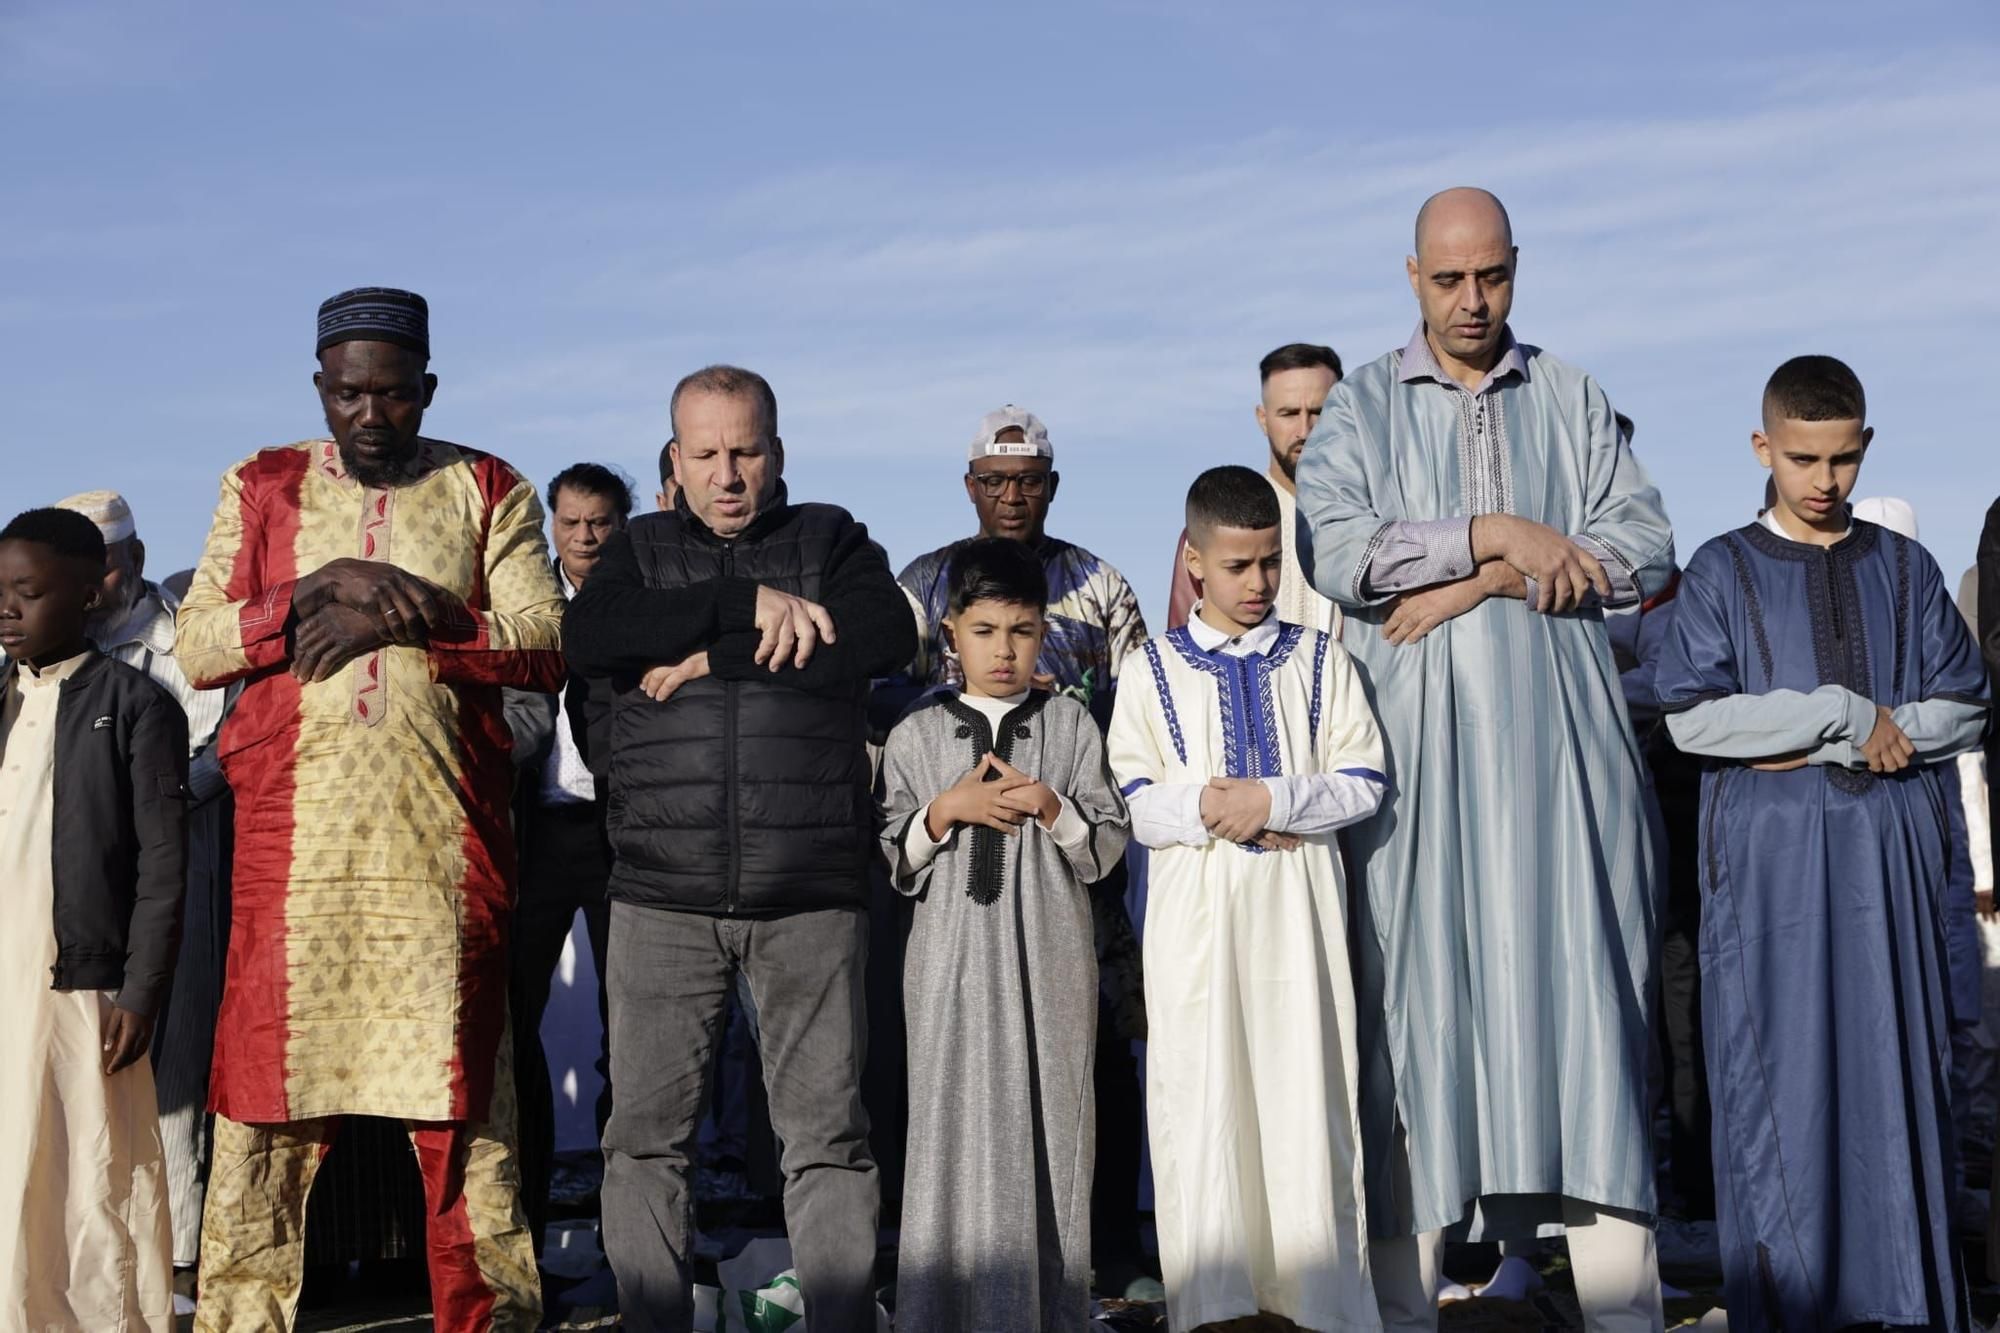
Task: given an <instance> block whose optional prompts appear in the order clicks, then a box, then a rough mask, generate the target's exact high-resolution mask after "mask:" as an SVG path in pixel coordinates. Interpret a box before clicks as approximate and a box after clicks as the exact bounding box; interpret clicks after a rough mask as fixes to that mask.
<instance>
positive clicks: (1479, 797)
mask: <svg viewBox="0 0 2000 1333" xmlns="http://www.w3.org/2000/svg"><path fill="white" fill-rule="evenodd" d="M1416 232H1417V237H1416V239H1417V244H1416V254H1415V255H1414V256H1413V257H1411V258H1410V259H1409V260H1408V261H1407V263H1406V265H1405V268H1406V270H1407V273H1408V276H1409V281H1410V287H1411V290H1412V292H1413V293H1414V294H1415V295H1416V297H1417V302H1418V306H1419V308H1420V309H1421V311H1422V322H1421V324H1420V325H1419V326H1418V329H1417V331H1416V333H1415V335H1414V336H1413V337H1412V338H1411V339H1410V342H1409V345H1408V346H1407V347H1405V348H1403V350H1402V351H1400V352H1392V353H1390V354H1389V355H1387V356H1384V357H1382V358H1380V359H1379V360H1377V361H1374V362H1372V363H1371V364H1369V365H1367V366H1364V367H1362V368H1361V369H1359V370H1357V371H1355V372H1354V373H1353V374H1351V375H1349V376H1348V377H1347V378H1346V379H1345V380H1343V381H1342V382H1341V383H1340V384H1339V386H1338V387H1336V388H1335V389H1334V391H1333V394H1332V396H1331V397H1330V398H1329V399H1328V400H1327V404H1326V411H1325V413H1324V415H1323V416H1322V417H1321V418H1320V424H1319V429H1318V431H1317V432H1316V433H1315V434H1314V436H1313V438H1312V440H1311V441H1310V442H1309V443H1308V444H1307V446H1306V451H1305V456H1304V457H1303V458H1302V459H1301V460H1300V463H1299V474H1298V480H1299V513H1300V515H1301V517H1302V519H1303V520H1304V526H1305V529H1306V531H1307V533H1308V534H1309V535H1310V538H1311V544H1310V547H1309V548H1308V549H1307V550H1306V551H1305V552H1304V553H1303V554H1302V558H1303V559H1304V560H1305V563H1306V567H1307V570H1308V572H1309V573H1310V574H1311V576H1312V577H1313V580H1314V582H1315V584H1316V585H1317V586H1318V587H1319V590H1320V591H1321V592H1323V593H1325V594H1326V595H1328V596H1329V597H1332V598H1333V599H1334V600H1336V601H1338V602H1340V603H1341V604H1342V605H1343V606H1344V607H1345V608H1346V611H1347V615H1348V618H1349V625H1348V631H1347V634H1346V636H1345V638H1344V640H1343V642H1344V643H1345V644H1346V646H1347V647H1348V649H1349V650H1350V651H1351V652H1352V653H1353V654H1354V655H1355V657H1356V658H1357V659H1359V660H1360V662H1361V664H1362V668H1363V671H1364V674H1365V675H1366V676H1367V677H1368V679H1369V683H1370V686H1371V690H1372V693H1373V696H1374V700H1375V705H1376V710H1377V712H1378V713H1379V714H1380V717H1381V721H1382V728H1383V735H1384V739H1385V740H1386V742H1387V748H1388V759H1389V764H1388V771H1389V788H1390V791H1391V793H1392V795H1391V797H1390V799H1389V801H1388V802H1386V803H1385V806H1384V811H1383V813H1381V814H1378V815H1376V816H1375V817H1373V818H1372V819H1368V820H1364V821H1362V822H1361V823H1358V824H1355V825H1354V826H1352V827H1351V828H1350V829H1349V830H1348V834H1349V842H1348V849H1349V853H1350V856H1351V859H1352V863H1353V867H1354V869H1355V871H1356V879H1357V881H1358V883H1357V888H1356V891H1355V893H1354V895H1353V899H1352V901H1353V904H1354V911H1355V913H1356V916H1357V918H1358V921H1357V925H1356V930H1355V938H1356V940H1357V948H1356V954H1357V973H1358V976H1359V989H1360V996H1361V1005H1360V1010H1361V1012H1360V1021H1361V1025H1362V1032H1361V1037H1362V1045H1361V1059H1362V1067H1361V1071H1360V1077H1361V1085H1362V1120H1361V1123H1362V1131H1363V1140H1364V1143H1365V1146H1366V1155H1367V1169H1368V1221H1369V1226H1370V1229H1371V1231H1372V1233H1373V1235H1374V1236H1375V1237H1376V1243H1375V1246H1374V1254H1373V1264H1374V1273H1375V1286H1376V1293H1377V1296H1378V1298H1379V1300H1380V1304H1381V1307H1382V1311H1381V1312H1382V1318H1383V1322H1384V1323H1385V1324H1386V1325H1388V1326H1390V1327H1392V1328H1396V1327H1409V1328H1419V1327H1421V1328H1431V1327H1435V1325H1436V1322H1437V1305H1436V1295H1435V1293H1436V1281H1437V1263H1436V1261H1437V1254H1438V1248H1439V1243H1440V1240H1441V1237H1442V1235H1443V1232H1444V1230H1445V1228H1448V1227H1457V1226H1461V1225H1463V1226H1464V1227H1465V1228H1466V1230H1467V1233H1468V1234H1469V1235H1470V1236H1472V1237H1473V1238H1474V1239H1500V1240H1506V1239H1513V1238H1525V1237H1531V1236H1533V1235H1534V1234H1536V1232H1537V1230H1538V1229H1539V1228H1542V1227H1547V1226H1553V1225H1562V1226H1565V1227H1566V1228H1567V1230H1568V1235H1569V1246H1570V1255H1571V1258H1572V1261H1573V1263H1574V1268H1575V1272H1576V1277H1577V1292H1578V1297H1579V1300H1580V1301H1581V1303H1582V1306H1583V1312H1584V1319H1585V1322H1586V1324H1587V1326H1589V1327H1591V1328H1593V1329H1610V1328H1617V1329H1628V1328H1629V1329H1642V1328H1652V1329H1658V1328H1659V1327H1660V1326H1661V1323H1662V1312H1661V1304H1660V1284H1659V1276H1658V1265H1657V1262H1656V1260H1655V1255H1654V1245H1653V1233H1652V1231H1651V1223H1652V1214H1653V1212H1654V1201H1653V1162H1652V1153H1651V1150H1650V1147H1649V1137H1648V1119H1647V1102H1646V1069H1647V1044H1648V1031H1647V1022H1646V1003H1647V993H1648V992H1647V987H1648V981H1649V966H1650V960H1651V956H1652V951H1653V947H1654V929H1655V927H1654V919H1653V913H1654V901H1653V885H1654V874H1655V862H1654V857H1655V853H1654V849H1653V846H1652V839H1651V835H1650V830H1649V828H1648V824H1647V819H1646V814H1645V808H1644V805H1643V798H1642V794H1641V793H1642V790H1643V785H1644V777H1643V770H1642V767H1641V765H1642V762H1643V761H1642V759H1641V757H1640V754H1639V749H1638V744H1637V742H1636V740H1635V739H1634V737H1633V734H1632V728H1631V724H1630V723H1629V722H1628V721H1627V718H1626V713H1625V705H1624V701H1623V699H1622V697H1621V696H1620V692H1619V680H1618V676H1617V673H1616V671H1615V670H1614V668H1613V665H1612V658H1611V650H1610V646H1609V644H1608V643H1607V641H1606V636H1605V629H1604V621H1603V616H1602V615H1601V614H1600V608H1601V607H1618V606H1628V605H1632V604H1636V603H1638V602H1642V601H1643V600H1645V599H1646V598H1647V597H1650V596H1651V595H1653V594H1654V593H1656V592H1658V591H1659V590H1660V589H1661V587H1663V586H1664V584H1665V582H1666V580H1667V578H1668V576H1669V573H1670V571H1671V570H1672V568H1673V533H1672V529H1671V528H1670V527H1669V526H1668V523H1667V518H1666V515H1665V513H1664V512H1663V511H1662V510H1661V507H1660V498H1659V494H1658V492H1656V491H1655V490H1654V489H1653V487H1652V485H1651V483H1649V482H1648V481H1647V480H1646V476H1645V473H1644V472H1643V471H1642V470H1641V468H1640V467H1639V464H1638V463H1637V461H1635V460H1634V458H1633V456H1632V452H1631V449H1630V448H1629V447H1628V446H1627V444H1626V442H1625V441H1624V440H1623V439H1622V438H1621V437H1620V434H1619V430H1618V425H1617V422H1616V420H1615V418H1614V415H1613V413H1612V410H1611V405H1610V403H1609V402H1608V401H1607V400H1606V398H1605V396H1604V393H1603V391H1602V390H1601V389H1599V388H1598V387H1597V384H1596V382H1595V381H1593V380H1592V379H1591V378H1590V377H1589V376H1588V375H1586V374H1584V373H1583V372H1581V371H1579V370H1576V369H1575V368H1573V367H1571V366H1568V365H1565V364H1564V363H1562V362H1560V361H1557V360H1556V359H1555V358H1554V357H1552V356H1549V355H1548V354H1547V353H1545V352H1543V351H1542V350H1541V349H1539V348H1535V347H1529V346H1526V345H1523V344H1520V343H1517V342H1516V341H1515V340H1514V337H1513V334H1512V333H1511V332H1510V330H1509V328H1508V325H1507V314H1508V309H1509V307H1510V305H1511V304H1512V299H1513V282H1514V272H1515V263H1516V251H1515V248H1514V243H1513V237H1512V231H1511V228H1510V226H1509V224H1508V221H1507V214H1506V211H1505V210H1504V209H1503V208H1501V206H1500V201H1499V200H1497V199H1495V198H1494V197H1493V196H1492V195H1490V194H1488V193H1487V192H1486V191H1484V190H1447V191H1445V192H1444V193H1442V194H1440V195H1437V196H1435V197H1433V198H1432V199H1431V200H1430V201H1429V202H1428V203H1426V204H1425V205H1424V207H1423V210H1422V211H1421V213H1420V214H1419V215H1418V220H1417V228H1416Z"/></svg>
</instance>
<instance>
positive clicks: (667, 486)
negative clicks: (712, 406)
mask: <svg viewBox="0 0 2000 1333" xmlns="http://www.w3.org/2000/svg"><path fill="white" fill-rule="evenodd" d="M680 493H681V484H680V483H679V482H678V481H675V480H674V442H673V441H672V440H668V441H667V442H666V443H665V444H663V445H661V446H660V489H659V490H657V491H655V492H653V504H654V505H655V507H657V508H658V509H659V511H660V512H661V513H662V514H668V513H672V512H673V508H674V497H675V496H676V495H679V494H680Z"/></svg>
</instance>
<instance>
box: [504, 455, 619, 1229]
mask: <svg viewBox="0 0 2000 1333" xmlns="http://www.w3.org/2000/svg"><path fill="white" fill-rule="evenodd" d="M547 500H548V510H549V531H550V533H551V536H552V537H553V544H554V546H555V554H556V559H555V572H556V580H557V582H559V583H560V584H561V585H562V590H563V596H564V597H565V598H572V599H573V598H574V597H575V596H576V594H577V592H578V590H579V589H581V588H582V587H583V585H584V582H585V581H586V580H587V579H588V578H589V577H590V573H591V571H592V570H593V569H595V568H596V567H597V561H598V558H599V557H600V556H602V555H603V553H604V546H605V543H606V542H608V541H609V540H610V539H611V536H612V534H613V533H616V532H622V531H623V530H624V528H625V521H626V518H627V517H628V516H629V515H630V514H631V512H632V489H631V487H629V486H627V485H626V484H625V481H624V479H623V478H622V477H620V476H619V475H618V474H617V473H616V472H613V471H612V470H611V469H610V468H608V467H605V466H604V465H603V464H602V463H572V464H571V465H570V466H568V467H566V468H564V469H563V470H562V471H561V472H558V473H557V474H556V475H555V478H554V479H553V480H552V481H550V482H549V486H548V494H547ZM591 684H592V682H590V681H588V680H586V679H584V678H583V677H581V676H577V675H571V676H570V678H569V680H568V681H567V682H566V685H565V688H564V690H563V692H562V693H560V694H538V693H535V692H533V691H528V690H509V691H507V725H508V727H509V728H510V730H511V731H512V732H513V737H514V763H515V766H516V767H517V768H518V769H519V770H520V773H521V780H520V783H519V787H520V790H519V793H518V795H517V797H516V799H515V802H514V829H515V837H516V841H517V843H518V845H519V847H520V857H521V890H520V894H519V896H518V898H517V899H516V900H515V904H514V924H513V932H512V938H511V941H510V943H511V951H510V955H509V964H508V988H507V999H508V1015H509V1018H510V1020H511V1022H512V1025H513V1033H514V1086H515V1088H516V1089H517V1090H518V1092H519V1097H520V1100H519V1105H520V1127H521V1132H520V1160H521V1203H522V1207H523V1209H524V1210H525V1211H526V1213H527V1215H528V1229H529V1231H530V1233H531V1234H532V1235H533V1237H534V1240H535V1252H536V1253H537V1254H540V1253H541V1246H542V1239H543V1232H544V1231H545V1230H546V1229H547V1226H548V1220H549V1219H548V1214H549V1177H550V1172H551V1170H552V1168H553V1164H554V1158H555V1100H554V1090H553V1088H552V1086H551V1083H550V1079H549V1065H548V1057H547V1054H546V1053H545V1052H544V1051H543V1049H542V1037H541V1033H542V1015H543V1014H544V1013H545V1012H546V1011H547V1009H548V1006H549V987H550V983H551V977H552V975H553V973H554V971H555V967H556V963H557V961H558V960H559V959H560V958H561V957H562V949H563V943H564V942H565V941H566V940H568V939H569V935H570V925H571V922H572V921H574V919H575V918H576V915H577V913H578V912H582V913H583V922H584V933H585V934H586V935H587V936H588V937H589V940H590V952H591V956H592V959H593V962H594V965H595V967H596V970H597V998H598V1010H599V1013H600V1015H602V1014H603V1013H604V1012H605V1007H606V1001H605V991H604V961H605V941H606V939H607V932H608V930H609V923H610V907H609V904H608V903H607V901H606V899H605V897H604V886H605V884H606V882H607V881H609V879H610V878H611V844H610V843H609V842H608V841H606V838H605V832H604V797H603V792H602V791H601V790H600V787H599V784H598V781H597V779H596V778H595V777H593V776H592V773H591V768H590V766H589V765H588V763H586V761H585V754H586V747H587V737H586V736H585V731H584V722H585V717H586V709H587V706H588V702H589V698H590V687H591ZM605 1063H606V1061H605V1060H604V1058H603V1056H602V1051H601V1050H600V1055H599V1059H598V1068H599V1070H600V1072H602V1071H603V1070H604V1066H605ZM609 1097H610V1085H609V1083H608V1082H607V1083H606V1085H605V1090H604V1094H603V1095H602V1096H600V1097H599V1098H598V1129H599V1131H600V1132H602V1130H603V1120H604V1113H605V1111H606V1110H607V1109H608V1107H609V1105H610V1103H609Z"/></svg>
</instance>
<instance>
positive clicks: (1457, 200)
mask: <svg viewBox="0 0 2000 1333" xmlns="http://www.w3.org/2000/svg"><path fill="white" fill-rule="evenodd" d="M1496 228H1497V238H1496V239H1497V240H1498V243H1499V244H1500V245H1502V246H1504V247H1506V248H1507V249H1510V250H1511V249H1512V248H1513V247H1514V224H1513V223H1512V222H1511V221H1509V220H1508V217H1507V206H1506V205H1505V204H1503V203H1501V202H1500V197H1499V196H1498V195H1496V194H1494V193H1493V192H1492V191H1491V190H1482V189H1480V188H1479V187H1478V186H1476V185H1455V186H1453V187H1452V188H1451V189H1449V190H1439V191H1438V192H1437V193H1436V194H1434V195H1432V196H1431V197H1430V198H1428V199H1426V200H1424V206H1423V207H1422V208H1419V209H1418V210H1417V235H1416V242H1415V244H1416V251H1417V253H1418V254H1419V255H1421V254H1423V252H1424V242H1425V240H1426V239H1427V238H1428V236H1429V235H1430V234H1431V233H1432V232H1436V233H1437V234H1439V235H1442V234H1444V233H1445V232H1447V231H1459V230H1477V231H1480V232H1484V233H1486V234H1487V235H1489V236H1492V235H1494V233H1495V229H1496Z"/></svg>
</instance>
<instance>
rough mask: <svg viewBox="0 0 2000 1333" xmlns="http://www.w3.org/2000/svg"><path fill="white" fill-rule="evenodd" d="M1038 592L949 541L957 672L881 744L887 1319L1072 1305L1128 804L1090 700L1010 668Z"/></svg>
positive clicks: (980, 1323) (1082, 1265) (1019, 565)
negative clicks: (900, 1180)
mask: <svg viewBox="0 0 2000 1333" xmlns="http://www.w3.org/2000/svg"><path fill="white" fill-rule="evenodd" d="M1047 600H1048V585H1047V579H1046V576H1045V575H1044V574H1043V572H1042V567H1041V565H1040V563H1039V562H1038V561H1037V560H1036V559H1035V558H1034V555H1033V553H1032V552H1030V551H1029V550H1028V549H1027V548H1026V547H1024V546H1022V545H1020V544H1019V543H1017V542H1009V541H1006V540H1004V539H991V540H980V541H975V542H972V543H970V544H969V545H967V546H966V547H965V549H964V550H963V551H961V552H960V554H959V556H958V559H957V560H956V562H955V563H954V565H953V567H952V572H951V587H950V592H949V609H950V615H949V617H948V618H947V619H946V621H945V628H946V632H947V634H948V635H949V637H950V641H951V643H952V644H953V647H954V650H955V652H956V653H957V656H958V658H959V661H960V664H961V666H962V668H963V672H964V680H965V685H964V688H963V690H943V691H939V692H937V693H935V694H932V695H930V696H929V697H928V698H927V699H926V700H925V701H924V702H923V703H922V704H920V705H919V706H918V707H917V708H916V709H914V710H913V711H912V712H911V713H910V714H909V715H908V716H906V717H905V718H904V719H903V721H902V722H901V723H900V724H898V725H897V727H896V729H895V730H894V731H893V732H891V733H890V736H889V742H888V746H887V748H886V749H885V750H884V752H883V758H882V780H883V786H884V807H885V814H886V817H887V824H886V828H885V830H884V833H883V841H884V844H885V850H886V851H887V853H888V856H889V860H890V864H891V868H892V870H893V873H894V877H895V884H896V888H897V889H898V891H900V892H902V893H905V894H909V895H911V896H913V897H914V898H915V899H916V905H915V911H914V923H913V925H912V928H911V933H910V941H909V947H908V952H907V955H906V961H905V963H904V970H903V1000H904V1006H905V1011H906V1013H907V1016H908V1031H909V1068H910V1132H909V1155H908V1165H907V1172H908V1176H907V1179H906V1181H905V1184H904V1190H903V1219H902V1250H901V1254H900V1257H899V1261H898V1264H897V1283H896V1315H897V1323H898V1324H899V1325H900V1326H902V1327H907V1328H914V1329H956V1330H964V1331H965V1333H978V1331H979V1330H994V1331H995V1333H998V1331H1000V1330H1006V1331H1007V1333H1021V1331H1022V1330H1042V1331H1043V1333H1048V1331H1049V1330H1074V1331H1076V1333H1083V1331H1084V1330H1087V1329H1088V1328H1089V1325H1090V1178H1091V1169H1092V1158H1093V1152H1092V1144H1093V1142H1094V1132H1095V1126H1094V1114H1093V1104H1092V1098H1091V1051H1092V1048H1093V1046H1094V1044H1095V1041H1096V1026H1097V954H1096V946H1095V943H1094V940H1093V934H1092V926H1091V912H1090V901H1089V893H1088V888H1087V886H1088V885H1090V884H1092V883H1094V882H1095V881H1097V880H1099V879H1102V878H1103V877H1104V875H1105V874H1106V873H1107V871H1108V870H1109V869H1110V867H1112V866H1113V865H1115V864H1117V862H1118V859H1119V857H1120V856H1122V855H1123V854H1124V851H1125V843H1126V838H1127V835H1128V832H1129V818H1128V816H1127V814H1126V810H1125V802H1124V800H1123V799H1122V798H1121V797H1120V796H1119V794H1118V791H1117V789H1116V787H1115V785H1114V784H1113V782H1112V780H1111V776H1110V772H1109V769H1108V768H1107V767H1106V765H1105V759H1104V743H1103V740H1102V739H1101V737H1100V735H1099V733H1098V729H1097V724H1096V723H1095V722H1094V721H1093V720H1092V719H1091V716H1090V713H1089V711H1088V710H1087V709H1085V708H1084V706H1083V705H1081V704H1079V703H1077V702H1075V701H1074V700H1071V699H1067V698H1060V697H1055V696H1052V695H1049V694H1047V693H1044V692H1042V691H1040V690H1034V689H1031V688H1030V684H1031V681H1032V677H1033V674H1034V670H1035V658H1036V655H1037V653H1038V652H1039V651H1040V649H1041V640H1042V635H1043V632H1044V628H1045V620H1044V615H1043V613H1044V609H1045V607H1046V604H1047Z"/></svg>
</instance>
